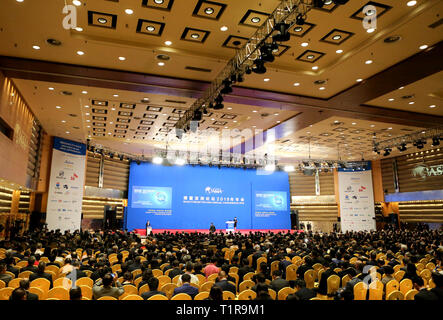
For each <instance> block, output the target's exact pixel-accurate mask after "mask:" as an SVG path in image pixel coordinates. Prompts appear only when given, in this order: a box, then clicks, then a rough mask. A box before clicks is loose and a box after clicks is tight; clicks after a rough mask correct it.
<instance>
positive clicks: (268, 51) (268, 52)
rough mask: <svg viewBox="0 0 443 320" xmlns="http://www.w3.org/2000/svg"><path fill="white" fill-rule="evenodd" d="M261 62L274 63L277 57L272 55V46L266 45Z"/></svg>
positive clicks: (263, 48)
mask: <svg viewBox="0 0 443 320" xmlns="http://www.w3.org/2000/svg"><path fill="white" fill-rule="evenodd" d="M260 51H261V56H260V58H261V60H263V61H266V62H274V60H275V57H274V55H273V54H272V44H264V45H263V46H262V47H261V49H260Z"/></svg>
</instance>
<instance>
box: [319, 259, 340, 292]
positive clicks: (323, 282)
mask: <svg viewBox="0 0 443 320" xmlns="http://www.w3.org/2000/svg"><path fill="white" fill-rule="evenodd" d="M334 266H335V264H334V263H333V262H331V263H330V264H329V266H328V268H327V269H326V270H325V271H323V273H322V274H321V278H320V282H319V284H318V289H317V292H318V293H320V294H322V295H326V294H328V278H329V277H330V276H332V275H333V274H335V275H336V274H337V273H336V272H335V271H334Z"/></svg>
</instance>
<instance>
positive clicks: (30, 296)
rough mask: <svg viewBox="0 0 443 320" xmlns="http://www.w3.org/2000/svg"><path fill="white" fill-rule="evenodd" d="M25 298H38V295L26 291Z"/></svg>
mask: <svg viewBox="0 0 443 320" xmlns="http://www.w3.org/2000/svg"><path fill="white" fill-rule="evenodd" d="M26 300H38V295H36V294H35V293H32V292H29V291H26Z"/></svg>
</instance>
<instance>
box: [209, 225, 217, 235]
mask: <svg viewBox="0 0 443 320" xmlns="http://www.w3.org/2000/svg"><path fill="white" fill-rule="evenodd" d="M215 230H216V229H215V226H214V223H213V222H211V226H210V227H209V232H211V233H214V232H215Z"/></svg>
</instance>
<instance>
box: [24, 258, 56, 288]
mask: <svg viewBox="0 0 443 320" xmlns="http://www.w3.org/2000/svg"><path fill="white" fill-rule="evenodd" d="M45 268H46V263H45V262H43V261H40V262H39V264H38V267H37V272H34V273H31V274H30V275H29V281H30V282H32V281H34V280H35V279H39V278H44V279H47V280H48V281H49V283H50V286H49V288H52V275H51V274H50V273H46V272H45Z"/></svg>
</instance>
